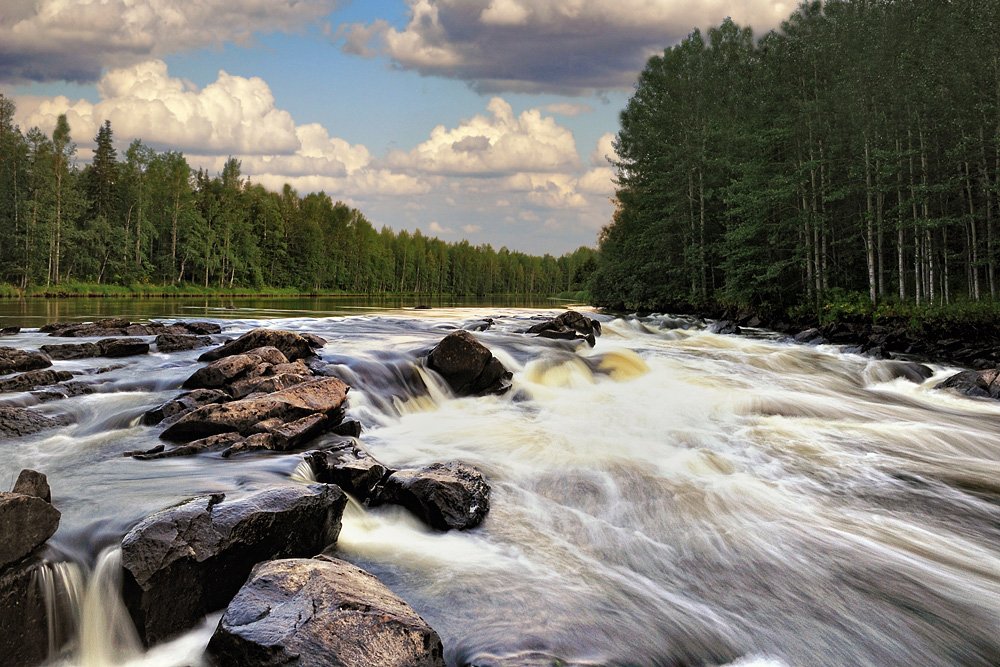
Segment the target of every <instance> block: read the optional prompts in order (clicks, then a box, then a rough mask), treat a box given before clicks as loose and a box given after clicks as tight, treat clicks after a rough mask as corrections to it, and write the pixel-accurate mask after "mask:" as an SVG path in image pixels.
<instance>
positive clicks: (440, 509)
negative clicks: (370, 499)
mask: <svg viewBox="0 0 1000 667" xmlns="http://www.w3.org/2000/svg"><path fill="white" fill-rule="evenodd" d="M382 495H383V498H384V499H385V501H386V502H390V503H394V504H397V505H402V506H403V507H405V508H406V509H408V510H410V511H411V512H413V513H414V514H416V515H417V516H418V517H420V518H421V519H422V520H423V521H424V522H425V523H426V524H427V525H429V526H431V527H432V528H436V529H437V530H451V529H453V528H454V529H456V530H466V529H469V528H475V527H476V526H478V525H479V524H480V523H482V521H483V518H485V516H486V514H487V513H488V512H489V511H490V485H489V483H488V482H487V481H486V478H485V477H483V473H481V472H480V471H479V470H477V469H476V468H474V467H472V466H470V465H468V464H467V463H461V462H459V461H449V462H448V463H432V464H431V465H429V466H427V467H425V468H420V469H418V470H399V471H396V472H394V473H393V474H392V475H390V476H389V478H388V479H386V480H385V485H384V488H383V490H382Z"/></svg>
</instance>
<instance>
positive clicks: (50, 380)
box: [0, 368, 73, 392]
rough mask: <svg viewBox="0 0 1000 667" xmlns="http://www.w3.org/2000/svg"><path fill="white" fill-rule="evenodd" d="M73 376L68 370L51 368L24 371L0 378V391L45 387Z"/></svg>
mask: <svg viewBox="0 0 1000 667" xmlns="http://www.w3.org/2000/svg"><path fill="white" fill-rule="evenodd" d="M72 378H73V374H72V373H70V372H69V371H54V370H52V369H51V368H46V369H44V370H38V371H26V372H24V373H19V374H17V375H12V376H11V377H8V378H0V392H4V391H30V390H32V389H34V388H35V387H47V386H48V385H51V384H55V383H57V382H63V381H65V380H70V379H72Z"/></svg>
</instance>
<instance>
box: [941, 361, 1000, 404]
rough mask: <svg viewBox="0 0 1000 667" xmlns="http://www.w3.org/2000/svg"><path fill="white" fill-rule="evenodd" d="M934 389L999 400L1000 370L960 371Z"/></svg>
mask: <svg viewBox="0 0 1000 667" xmlns="http://www.w3.org/2000/svg"><path fill="white" fill-rule="evenodd" d="M935 389H954V390H955V391H957V392H958V393H960V394H965V395H966V396H973V397H977V398H992V399H997V400H1000V368H987V369H986V370H982V371H962V372H961V373H956V374H955V375H952V376H951V377H949V378H947V379H946V380H944V381H943V382H940V383H939V384H938V385H937V386H936V387H935Z"/></svg>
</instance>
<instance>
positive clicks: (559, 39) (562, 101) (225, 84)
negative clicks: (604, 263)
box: [0, 0, 794, 254]
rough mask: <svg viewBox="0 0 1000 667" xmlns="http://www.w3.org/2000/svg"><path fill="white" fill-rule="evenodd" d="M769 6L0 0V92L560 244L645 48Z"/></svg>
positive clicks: (386, 201)
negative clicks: (727, 17)
mask: <svg viewBox="0 0 1000 667" xmlns="http://www.w3.org/2000/svg"><path fill="white" fill-rule="evenodd" d="M793 9H794V3H792V2H776V1H775V0H703V1H700V2H698V1H687V2H684V1H681V0H614V1H610V0H545V1H544V2H542V1H541V0H374V1H373V0H364V1H362V0H354V1H348V0H201V1H200V2H198V3H194V2H190V1H188V0H4V1H3V6H2V7H0V92H2V93H3V94H4V95H6V96H9V97H11V98H13V99H14V101H15V102H16V103H17V106H18V113H17V120H18V122H19V123H20V125H21V127H22V129H23V130H27V129H28V128H29V127H31V126H35V125H37V126H38V127H40V128H41V129H43V130H45V131H47V132H50V131H51V129H52V128H53V127H54V125H55V120H56V118H57V117H58V115H59V114H61V113H66V114H67V116H68V118H69V121H70V126H71V128H72V131H73V136H74V139H75V141H76V143H77V144H78V146H79V148H80V150H79V154H78V155H79V159H80V160H81V161H85V160H86V159H87V158H88V156H89V148H90V147H91V146H92V143H93V142H92V139H93V137H94V135H95V134H96V132H97V128H98V127H99V125H100V124H101V123H102V122H103V121H104V120H105V119H108V120H111V122H112V129H113V130H114V132H115V138H116V142H117V143H118V144H119V146H120V147H122V148H124V146H127V144H128V143H129V142H130V141H131V140H132V139H133V138H141V139H142V140H143V141H145V142H146V143H148V144H150V145H151V146H153V147H155V148H157V149H159V150H166V149H177V150H182V151H183V152H184V153H185V155H186V156H187V157H188V161H189V162H190V163H191V164H192V166H195V167H204V168H207V169H208V170H209V171H211V172H216V171H218V170H220V169H221V166H222V163H223V162H224V161H225V159H226V158H227V157H229V156H234V157H237V158H238V159H240V160H241V163H242V165H243V172H244V175H246V176H247V177H248V178H250V179H251V180H253V181H254V182H258V183H262V184H263V185H265V186H266V187H270V188H274V189H278V188H280V187H281V186H282V185H283V184H284V183H290V184H291V185H292V186H293V187H295V188H296V190H298V192H299V193H300V194H305V193H307V192H310V191H315V190H323V191H325V192H327V193H328V194H329V195H330V196H331V197H333V198H334V199H339V200H342V201H346V202H349V203H351V204H352V205H355V206H357V207H358V208H360V209H361V210H362V211H363V212H364V213H365V215H366V216H367V217H368V218H369V219H370V220H371V221H372V222H373V223H374V224H375V225H376V226H381V225H388V226H390V227H392V228H394V229H409V230H415V229H420V230H421V231H422V232H423V233H425V234H428V235H431V236H438V237H440V238H443V239H446V240H450V241H456V240H459V239H461V238H467V239H469V240H470V241H471V242H472V243H476V244H478V243H490V244H492V245H494V247H500V246H507V247H509V248H512V249H516V250H522V251H526V252H531V253H545V252H549V253H553V254H561V253H563V252H567V251H571V250H573V249H574V248H576V247H578V246H580V245H590V246H593V245H595V244H596V240H597V234H598V233H599V230H600V228H601V227H602V226H603V225H605V224H607V223H608V221H609V220H610V217H611V213H612V210H613V207H612V203H611V199H612V197H613V194H614V186H613V182H612V178H613V170H612V168H611V165H610V164H609V163H608V160H607V158H608V157H613V155H612V154H613V148H612V138H613V136H614V134H615V133H616V132H617V130H618V113H619V111H620V110H621V108H622V107H623V106H624V104H625V103H626V101H627V100H628V97H629V95H630V93H631V90H632V86H633V85H634V81H635V78H636V76H637V75H638V73H639V71H640V70H641V69H642V67H643V64H644V62H645V60H646V58H648V57H649V55H652V54H653V53H655V52H657V51H659V50H662V49H663V48H665V47H667V46H670V45H671V44H673V43H676V42H677V41H678V40H679V39H681V38H683V37H684V36H685V35H686V34H688V33H689V32H690V31H691V30H692V29H693V28H694V27H701V28H703V29H704V28H707V27H709V26H711V25H715V24H717V23H719V22H720V21H721V20H722V19H723V18H724V17H726V16H732V17H733V18H734V19H736V20H737V21H739V22H741V23H747V24H750V25H752V26H753V27H754V28H755V30H756V31H757V32H758V33H760V32H761V31H764V30H767V29H770V28H773V27H775V26H777V25H778V23H779V22H780V21H781V20H782V19H784V18H785V17H786V16H787V15H788V14H789V13H790V12H791V11H792V10H793Z"/></svg>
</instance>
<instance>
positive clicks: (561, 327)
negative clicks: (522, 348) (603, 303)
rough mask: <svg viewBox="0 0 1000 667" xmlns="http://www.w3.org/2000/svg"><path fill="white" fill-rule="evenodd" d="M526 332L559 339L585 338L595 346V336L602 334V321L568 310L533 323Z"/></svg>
mask: <svg viewBox="0 0 1000 667" xmlns="http://www.w3.org/2000/svg"><path fill="white" fill-rule="evenodd" d="M525 333H529V334H536V335H538V336H539V337H541V338H554V339H557V340H577V339H583V340H586V341H587V344H588V345H590V346H591V347H594V345H596V344H597V340H596V338H595V336H600V335H601V323H600V322H598V321H597V320H592V319H590V318H589V317H587V316H585V315H583V314H581V313H578V312H577V311H575V310H567V311H566V312H565V313H562V314H561V315H559V316H557V317H554V318H553V319H551V320H546V321H544V322H540V323H538V324H535V325H532V326H531V327H529V328H528V329H527V330H526V331H525Z"/></svg>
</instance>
